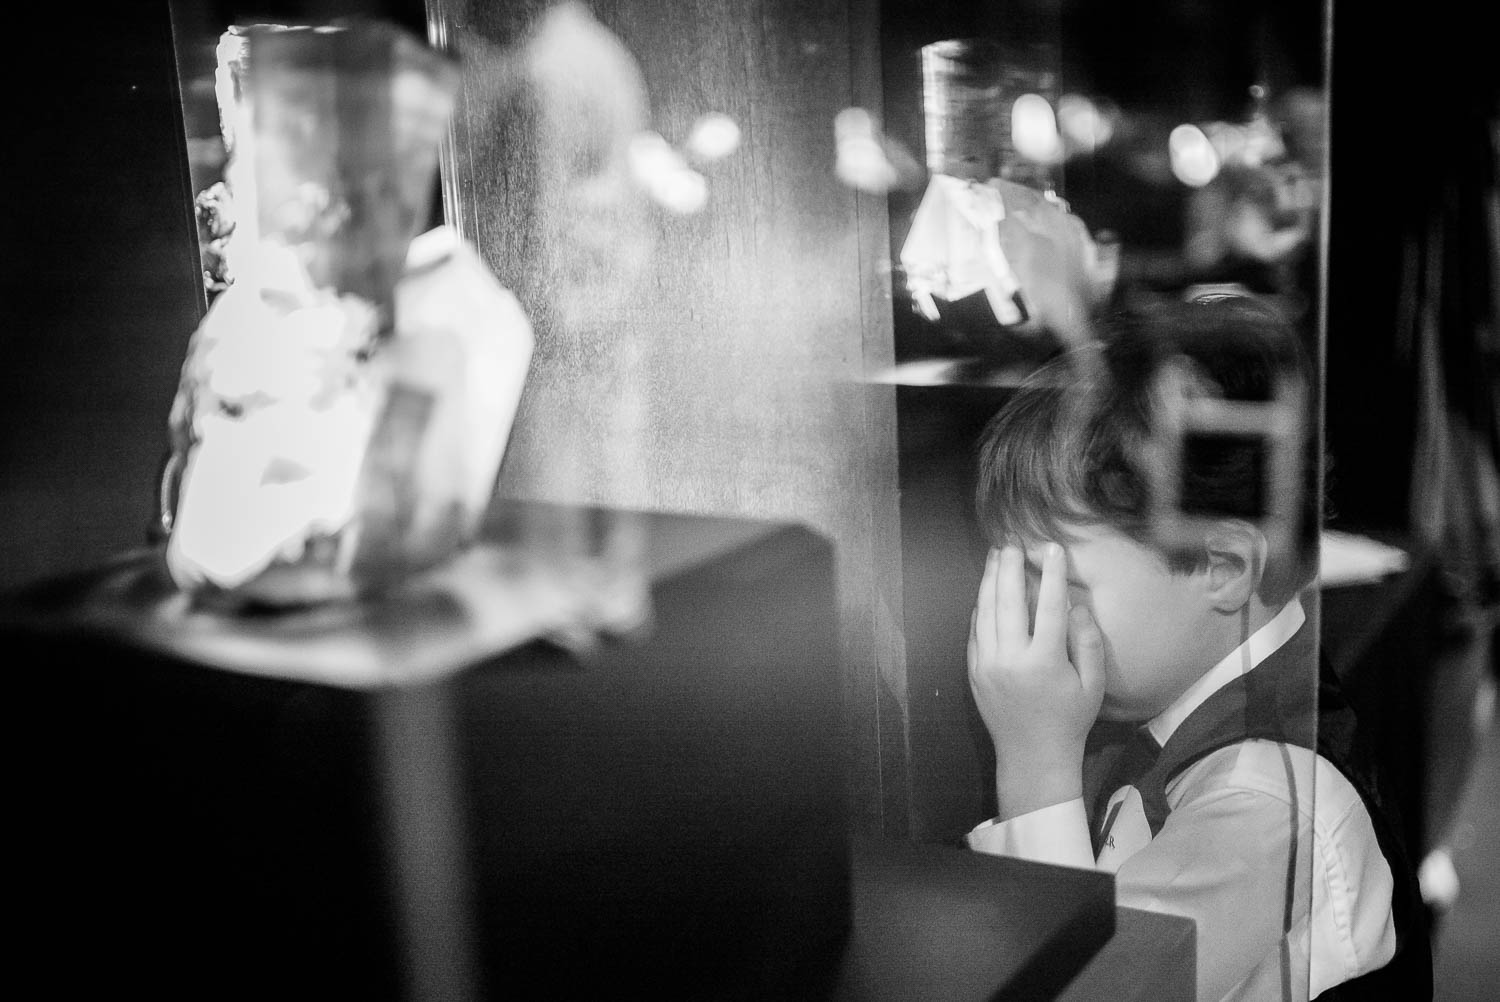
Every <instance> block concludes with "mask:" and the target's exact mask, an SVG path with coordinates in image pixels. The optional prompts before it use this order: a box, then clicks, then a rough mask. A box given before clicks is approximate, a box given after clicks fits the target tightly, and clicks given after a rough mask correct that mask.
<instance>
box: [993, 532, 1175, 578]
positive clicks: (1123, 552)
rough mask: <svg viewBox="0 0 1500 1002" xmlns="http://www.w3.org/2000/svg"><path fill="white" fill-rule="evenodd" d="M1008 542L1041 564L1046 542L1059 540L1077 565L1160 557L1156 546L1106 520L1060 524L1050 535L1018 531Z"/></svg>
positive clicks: (1100, 565)
mask: <svg viewBox="0 0 1500 1002" xmlns="http://www.w3.org/2000/svg"><path fill="white" fill-rule="evenodd" d="M1009 542H1010V543H1011V544H1012V545H1015V546H1019V547H1020V548H1021V550H1022V552H1023V553H1024V554H1025V556H1026V564H1027V565H1028V566H1030V567H1034V568H1038V569H1039V568H1040V567H1041V565H1042V560H1043V558H1044V557H1045V556H1046V552H1047V546H1048V545H1050V544H1051V543H1060V544H1061V545H1062V547H1063V549H1064V550H1065V551H1066V552H1067V554H1068V558H1069V559H1068V562H1069V564H1071V565H1073V566H1074V567H1077V566H1078V565H1079V564H1080V562H1082V563H1083V564H1086V565H1090V566H1093V567H1096V568H1103V567H1107V566H1108V565H1109V564H1112V563H1116V562H1124V561H1129V562H1132V563H1134V562H1136V561H1142V560H1150V561H1158V560H1159V559H1160V557H1159V555H1158V554H1157V553H1156V551H1155V550H1153V549H1151V548H1150V547H1148V546H1145V545H1144V544H1142V543H1140V542H1139V541H1137V540H1135V539H1133V538H1132V537H1131V536H1129V535H1128V534H1127V533H1125V532H1123V531H1121V530H1119V529H1116V528H1114V527H1113V526H1111V525H1108V524H1104V523H1092V524H1070V523H1062V524H1059V525H1058V534H1057V535H1056V536H1053V537H1051V538H1043V537H1039V536H1031V535H1021V534H1016V535H1013V536H1012V537H1011V539H1010V540H1009Z"/></svg>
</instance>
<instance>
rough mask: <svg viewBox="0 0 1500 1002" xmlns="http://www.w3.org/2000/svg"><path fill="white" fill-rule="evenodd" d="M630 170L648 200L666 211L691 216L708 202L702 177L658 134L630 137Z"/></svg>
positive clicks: (646, 133)
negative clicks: (649, 198)
mask: <svg viewBox="0 0 1500 1002" xmlns="http://www.w3.org/2000/svg"><path fill="white" fill-rule="evenodd" d="M630 170H631V173H632V174H633V175H634V176H635V179H636V182H637V183H638V184H640V186H641V187H642V188H643V189H645V191H646V193H647V194H648V195H650V196H651V200H652V201H654V202H655V203H656V204H657V205H660V206H661V207H662V208H664V209H667V210H668V211H670V212H675V213H677V214H678V215H691V214H692V213H694V212H698V211H699V210H701V209H702V208H703V206H704V205H705V204H707V202H708V182H707V181H705V180H704V179H703V175H702V174H699V173H698V172H697V171H695V170H693V169H692V168H691V167H689V166H688V165H687V161H686V160H684V159H683V158H682V154H680V153H678V152H677V151H676V150H675V149H673V148H672V144H671V143H668V142H667V141H666V140H665V139H663V138H662V137H661V135H660V134H658V133H655V132H641V133H638V134H637V135H635V136H634V137H632V138H631V140H630Z"/></svg>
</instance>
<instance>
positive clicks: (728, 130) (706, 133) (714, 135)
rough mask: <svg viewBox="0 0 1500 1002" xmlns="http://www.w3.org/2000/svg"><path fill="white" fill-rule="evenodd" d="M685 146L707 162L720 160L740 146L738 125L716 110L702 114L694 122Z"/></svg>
mask: <svg viewBox="0 0 1500 1002" xmlns="http://www.w3.org/2000/svg"><path fill="white" fill-rule="evenodd" d="M687 148H688V150H689V151H690V152H691V153H692V154H693V155H694V156H696V157H698V159H700V160H703V161H706V162H708V163H713V162H714V161H715V160H722V159H724V158H725V157H727V156H729V154H731V153H733V152H734V151H735V150H737V149H739V148H740V127H739V126H738V125H736V124H735V121H734V119H732V118H730V117H729V116H728V115H721V114H719V113H718V112H713V113H711V114H708V115H704V116H703V117H701V118H699V119H698V121H697V122H696V123H694V125H693V131H692V134H691V135H689V136H688V140H687Z"/></svg>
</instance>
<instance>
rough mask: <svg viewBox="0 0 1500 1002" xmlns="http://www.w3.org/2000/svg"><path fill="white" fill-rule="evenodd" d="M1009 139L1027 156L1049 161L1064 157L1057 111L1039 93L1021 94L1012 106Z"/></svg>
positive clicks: (1039, 161)
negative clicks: (1058, 129) (1055, 112)
mask: <svg viewBox="0 0 1500 1002" xmlns="http://www.w3.org/2000/svg"><path fill="white" fill-rule="evenodd" d="M1010 139H1011V142H1012V143H1014V144H1015V147H1016V152H1017V153H1019V154H1021V156H1023V157H1025V158H1026V159H1028V160H1033V161H1035V162H1037V163H1043V164H1050V163H1056V162H1057V161H1059V160H1061V159H1062V138H1061V137H1060V136H1059V135H1058V132H1057V115H1056V114H1054V113H1053V111H1052V105H1051V104H1050V103H1048V101H1047V99H1046V98H1045V97H1042V96H1041V95H1040V94H1022V95H1021V96H1020V97H1018V98H1016V101H1015V103H1014V104H1013V105H1011V109H1010Z"/></svg>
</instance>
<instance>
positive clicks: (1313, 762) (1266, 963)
mask: <svg viewBox="0 0 1500 1002" xmlns="http://www.w3.org/2000/svg"><path fill="white" fill-rule="evenodd" d="M1305 620H1306V615H1305V613H1304V612H1303V609H1302V604H1301V603H1300V602H1299V601H1297V600H1296V599H1293V600H1292V601H1291V602H1289V603H1287V605H1286V606H1284V607H1283V608H1282V609H1281V611H1280V612H1278V613H1277V614H1276V616H1275V617H1273V618H1272V619H1271V621H1270V622H1268V623H1267V624H1266V625H1265V626H1263V627H1261V628H1260V629H1259V630H1257V631H1256V632H1255V633H1254V634H1253V635H1251V637H1250V638H1249V640H1247V641H1246V642H1245V643H1243V644H1241V645H1240V646H1239V647H1237V648H1235V650H1234V651H1232V652H1231V653H1230V654H1229V655H1228V656H1227V657H1225V658H1224V659H1223V660H1222V661H1220V662H1219V663H1218V664H1216V665H1214V667H1212V668H1210V669H1209V670H1208V671H1207V672H1205V673H1204V674H1203V675H1202V676H1201V677H1200V678H1199V679H1198V681H1197V682H1195V683H1194V684H1193V685H1192V686H1190V687H1189V688H1188V689H1187V691H1185V692H1184V693H1183V694H1182V695H1181V696H1180V697H1178V698H1177V700H1175V701H1174V702H1173V703H1172V705H1171V706H1169V707H1167V709H1165V710H1163V711H1162V712H1161V713H1160V714H1158V715H1157V716H1156V717H1154V718H1152V719H1151V720H1150V721H1149V722H1148V723H1147V725H1146V726H1147V728H1148V729H1149V730H1150V731H1151V734H1152V736H1153V737H1154V738H1156V740H1157V742H1158V743H1159V744H1165V743H1166V741H1167V739H1168V738H1170V737H1171V736H1172V734H1173V733H1174V732H1175V731H1176V730H1177V728H1178V727H1179V726H1180V725H1181V724H1182V722H1183V721H1184V720H1186V719H1187V718H1188V716H1189V715H1190V714H1191V713H1192V712H1193V711H1194V710H1196V709H1197V708H1198V707H1199V706H1201V705H1202V704H1203V702H1204V701H1205V700H1206V699H1208V697H1209V696H1211V695H1213V694H1214V693H1215V692H1217V691H1218V690H1219V689H1221V688H1223V686H1224V685H1225V684H1226V683H1228V682H1229V681H1230V680H1232V679H1234V678H1236V677H1238V676H1239V675H1241V674H1243V673H1245V672H1247V671H1249V670H1250V669H1251V668H1253V667H1254V666H1255V665H1257V664H1259V663H1260V662H1261V661H1263V660H1265V658H1266V657H1267V656H1269V655H1270V654H1271V653H1272V652H1273V651H1275V650H1276V649H1277V648H1279V647H1281V645H1282V644H1284V643H1286V642H1287V641H1288V640H1290V639H1291V637H1292V635H1293V634H1295V633H1296V632H1297V630H1298V629H1300V628H1301V627H1302V625H1303V623H1304V621H1305ZM1314 791H1316V796H1314ZM1166 794H1167V803H1168V804H1169V805H1170V807H1171V813H1169V814H1168V815H1167V820H1166V823H1165V824H1164V825H1163V826H1162V829H1161V831H1160V832H1159V833H1157V835H1156V837H1155V838H1154V839H1153V838H1152V837H1151V829H1150V826H1149V825H1148V824H1147V822H1146V815H1145V811H1144V809H1143V808H1142V805H1141V797H1140V794H1139V792H1137V791H1136V789H1135V788H1134V787H1129V786H1127V787H1122V788H1121V789H1119V790H1117V791H1116V792H1115V793H1114V795H1113V796H1112V797H1111V798H1110V801H1109V810H1113V809H1114V807H1115V805H1116V804H1118V805H1119V808H1120V809H1119V812H1118V814H1117V815H1116V818H1115V822H1114V825H1113V826H1112V827H1111V829H1110V832H1109V838H1108V839H1107V841H1106V842H1105V844H1104V846H1103V847H1102V848H1101V850H1100V852H1099V855H1098V857H1097V858H1096V857H1095V855H1094V852H1093V847H1092V844H1091V842H1090V840H1089V828H1088V818H1087V814H1086V812H1085V809H1084V804H1083V800H1082V799H1078V800H1070V801H1068V802H1066V803H1062V804H1056V805H1053V806H1051V807H1044V808H1042V809H1041V810H1038V811H1033V812H1031V813H1029V814H1023V815H1021V816H1020V817H1016V818H1011V819H1010V820H1008V821H987V822H985V823H983V824H981V825H979V826H978V827H976V828H975V829H974V830H973V831H971V832H970V833H969V836H968V841H969V847H970V848H971V849H974V850H976V851H978V852H987V853H993V854H995V855H1002V856H1014V857H1019V858H1022V859H1030V860H1036V861H1039V862H1044V863H1055V864H1059V865H1063V866H1076V867H1083V868H1090V869H1100V870H1106V871H1109V872H1112V873H1114V874H1115V887H1116V894H1117V900H1118V903H1119V904H1121V905H1126V906H1130V907H1134V908H1146V909H1150V910H1152V911H1160V912H1170V913H1172V914H1176V915H1185V916H1187V917H1188V918H1191V919H1193V920H1194V922H1195V924H1196V926H1197V942H1198V998H1199V999H1200V1000H1204V1002H1207V1000H1216V999H1247V1000H1248V999H1268V1000H1280V999H1281V998H1282V988H1281V985H1282V971H1281V966H1282V960H1281V943H1282V939H1283V936H1282V923H1283V919H1284V910H1285V905H1286V902H1285V893H1286V888H1287V864H1288V850H1289V847H1290V846H1292V845H1295V846H1296V847H1297V850H1298V851H1297V860H1296V874H1295V877H1294V880H1293V883H1292V887H1293V891H1294V896H1293V902H1292V904H1293V924H1292V927H1291V931H1290V932H1289V933H1287V935H1286V937H1285V939H1286V942H1287V945H1288V948H1289V955H1290V961H1291V965H1292V970H1291V984H1292V991H1293V995H1294V997H1296V998H1303V999H1306V998H1312V997H1316V996H1317V995H1318V994H1319V993H1321V992H1323V991H1324V990H1326V989H1328V988H1331V987H1332V986H1334V985H1337V984H1341V983H1342V982H1344V981H1348V980H1350V979H1351V978H1354V977H1357V976H1359V975H1360V974H1364V973H1365V972H1367V971H1372V970H1375V969H1377V968H1380V967H1383V966H1384V965H1385V964H1386V963H1388V962H1389V961H1390V959H1391V957H1392V956H1394V955H1395V951H1396V932H1395V923H1394V918H1393V916H1392V913H1391V891H1392V886H1393V884H1392V878H1391V870H1390V866H1389V864H1388V863H1387V862H1386V860H1385V856H1384V854H1383V853H1382V852H1381V851H1380V845H1379V843H1378V842H1377V841H1376V837H1375V828H1374V825H1373V823H1372V822H1371V820H1370V815H1369V813H1368V811H1367V810H1366V809H1365V806H1364V802H1363V801H1362V800H1361V799H1360V796H1359V794H1358V793H1357V792H1356V791H1355V789H1354V787H1353V786H1351V785H1350V783H1349V781H1348V780H1346V779H1345V778H1344V777H1343V775H1342V774H1340V773H1339V771H1338V769H1336V768H1334V766H1333V765H1332V764H1331V763H1330V762H1328V760H1326V759H1324V758H1322V757H1321V756H1319V755H1316V754H1315V753H1314V752H1312V751H1309V750H1308V749H1306V748H1298V747H1295V746H1292V745H1283V744H1279V743H1277V742H1273V741H1261V740H1251V741H1244V742H1241V743H1239V744H1234V745H1230V746H1229V747H1226V748H1221V749H1219V750H1218V751H1216V752H1213V753H1211V754H1209V755H1206V756H1204V757H1203V758H1201V759H1199V760H1198V761H1197V762H1194V763H1193V764H1192V765H1190V766H1189V767H1188V768H1186V769H1184V770H1183V771H1182V772H1181V773H1180V774H1178V775H1177V776H1176V777H1175V778H1174V779H1173V780H1172V781H1171V782H1170V783H1168V784H1167V789H1166ZM1293 805H1295V810H1296V833H1295V839H1293V838H1292V837H1291V835H1292V811H1293ZM1309 897H1310V899H1311V900H1310V901H1309ZM1304 992H1305V993H1306V994H1303V993H1304Z"/></svg>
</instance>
